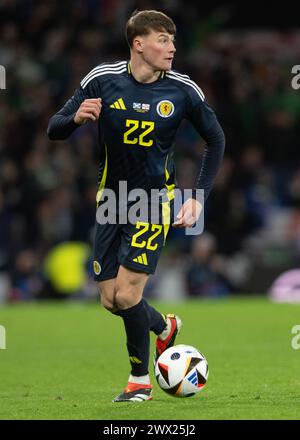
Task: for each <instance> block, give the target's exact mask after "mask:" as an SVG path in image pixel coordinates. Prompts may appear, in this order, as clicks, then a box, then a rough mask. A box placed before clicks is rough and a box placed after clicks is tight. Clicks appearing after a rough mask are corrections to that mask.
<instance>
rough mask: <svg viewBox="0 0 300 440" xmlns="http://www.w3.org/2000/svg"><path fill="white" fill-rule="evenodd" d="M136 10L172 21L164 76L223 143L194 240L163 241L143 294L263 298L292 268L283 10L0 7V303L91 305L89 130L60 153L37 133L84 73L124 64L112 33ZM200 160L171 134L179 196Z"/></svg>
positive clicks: (121, 4)
mask: <svg viewBox="0 0 300 440" xmlns="http://www.w3.org/2000/svg"><path fill="white" fill-rule="evenodd" d="M136 8H139V9H152V8H154V9H159V10H162V11H163V12H165V13H167V14H168V15H170V16H171V17H172V18H173V19H174V21H175V23H176V25H177V28H178V34H177V38H176V47H177V53H176V58H175V63H174V66H173V67H174V69H176V70H179V71H180V72H181V73H186V74H189V75H190V76H191V78H192V79H193V80H194V81H196V82H197V83H198V84H199V86H200V87H201V88H202V89H203V91H204V93H205V95H206V98H207V100H208V102H209V103H210V104H211V105H212V107H213V108H214V109H215V111H216V113H217V115H218V118H219V120H220V123H221V125H222V126H223V128H224V131H225V134H226V139H227V146H226V153H225V159H224V162H223V165H222V168H221V170H220V172H219V175H218V178H217V180H216V183H215V187H214V190H213V191H212V194H211V196H210V198H209V200H208V203H207V206H206V209H205V225H206V233H205V234H203V235H202V236H200V237H197V238H189V237H186V236H185V235H184V234H183V231H179V230H174V229H173V230H171V232H170V234H169V239H168V242H167V246H166V249H165V250H164V252H163V256H162V259H161V262H160V265H159V268H158V271H157V274H156V275H155V276H154V277H150V280H149V283H148V286H147V292H146V294H147V295H149V296H153V297H155V296H159V297H162V296H163V294H162V292H163V291H164V292H168V293H166V294H165V298H166V299H173V298H178V297H182V296H183V297H184V296H186V295H190V296H209V297H219V296H223V295H228V294H236V293H252V294H253V293H266V292H268V289H269V287H270V285H271V283H272V281H273V280H274V279H275V278H276V276H277V275H279V274H280V273H281V272H282V271H284V270H287V269H291V268H295V267H298V265H299V257H300V161H299V159H300V155H299V134H300V124H299V115H300V91H299V90H298V91H297V90H293V88H292V86H291V80H292V76H293V75H292V74H291V69H292V67H293V66H294V65H296V64H300V27H299V24H298V15H297V11H296V6H293V5H291V4H290V5H289V4H288V3H286V2H285V3H284V5H283V4H280V5H279V4H278V5H277V4H275V5H274V4H270V5H268V4H266V5H263V4H262V3H260V4H259V3H253V2H248V3H244V2H243V3H238V4H234V3H232V2H228V3H223V4H220V3H217V2H201V3H199V4H196V3H195V2H191V1H184V2H182V1H160V2H156V1H138V2H135V1H130V0H125V1H118V0H113V1H112V0H102V1H96V0H93V1H91V0H90V1H76V0H74V1H64V2H61V1H56V0H54V1H45V2H37V1H1V2H0V64H1V65H3V66H4V67H5V68H6V75H7V86H6V90H1V91H0V301H1V300H2V301H18V300H31V299H35V298H39V299H42V298H49V297H54V298H56V297H59V298H65V297H70V295H72V297H74V296H75V297H80V298H92V299H93V298H94V297H95V296H97V292H96V288H95V286H94V283H93V281H92V268H91V261H90V258H89V256H90V255H91V244H92V235H93V225H94V215H95V193H96V190H97V179H98V168H97V164H98V157H99V151H98V146H97V133H96V129H95V126H93V125H91V124H89V125H87V126H85V127H82V128H81V129H80V130H77V131H76V132H75V133H74V135H72V137H71V138H70V139H69V140H68V141H66V142H50V141H49V140H48V139H47V136H46V128H47V124H48V120H49V118H50V116H52V115H53V114H54V113H55V112H56V111H58V109H59V108H60V107H61V106H62V105H63V104H64V102H65V101H66V100H67V99H68V98H69V97H70V96H71V95H72V94H73V92H74V90H75V88H76V87H78V84H79V82H80V81H81V79H82V78H83V77H84V76H85V75H86V74H87V73H88V72H89V71H90V70H91V69H92V68H93V67H94V66H95V65H97V64H99V63H101V62H104V61H110V60H122V59H128V58H129V51H128V48H127V46H126V43H125V39H124V27H125V23H126V20H127V19H128V17H129V16H130V14H131V13H132V12H133V10H134V9H136ZM202 152H203V142H202V141H201V139H199V136H198V135H197V134H196V133H195V132H194V130H193V129H192V127H191V126H190V125H189V124H186V123H184V124H183V125H182V127H181V128H180V130H179V133H178V137H177V142H176V164H177V177H178V184H179V186H180V187H181V188H190V187H192V186H193V184H194V181H195V177H196V174H197V172H198V169H199V166H200V163H201V154H202ZM66 244H68V245H72V246H73V247H72V248H70V247H67V246H66ZM66 274H68V276H66ZM70 274H71V275H72V274H73V275H72V276H69V275H70ZM69 278H71V280H70V279H69Z"/></svg>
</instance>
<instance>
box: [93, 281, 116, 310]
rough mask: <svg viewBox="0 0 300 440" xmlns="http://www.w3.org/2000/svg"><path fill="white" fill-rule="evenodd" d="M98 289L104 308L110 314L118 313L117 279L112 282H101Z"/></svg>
mask: <svg viewBox="0 0 300 440" xmlns="http://www.w3.org/2000/svg"><path fill="white" fill-rule="evenodd" d="M97 284H98V289H99V293H100V301H101V304H102V305H103V307H105V308H106V309H107V310H108V311H109V312H112V313H115V312H117V311H118V307H117V306H116V304H115V296H116V292H115V285H116V278H112V279H110V280H105V281H99V282H98V283H97Z"/></svg>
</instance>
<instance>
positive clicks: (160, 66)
mask: <svg viewBox="0 0 300 440" xmlns="http://www.w3.org/2000/svg"><path fill="white" fill-rule="evenodd" d="M141 48H142V53H143V57H144V60H145V61H146V62H147V63H148V64H150V65H151V66H152V67H153V69H154V70H170V69H171V68H172V62H173V58H174V54H175V52H176V49H175V46H174V35H172V34H168V33H167V32H157V31H151V32H150V33H149V34H148V35H146V36H143V37H142V39H141Z"/></svg>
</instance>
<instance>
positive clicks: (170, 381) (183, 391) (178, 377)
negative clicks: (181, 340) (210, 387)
mask: <svg viewBox="0 0 300 440" xmlns="http://www.w3.org/2000/svg"><path fill="white" fill-rule="evenodd" d="M155 377H156V380H157V383H158V385H159V386H160V388H161V389H162V390H164V391H166V393H169V394H172V395H173V396H175V397H190V396H193V395H194V394H196V393H198V392H199V391H201V390H202V388H203V387H204V386H205V384H206V381H207V378H208V364H207V360H206V359H205V356H203V354H202V353H200V352H199V351H198V350H197V349H196V348H195V347H192V346H190V345H183V344H181V345H175V346H174V347H170V348H168V349H167V350H165V351H164V352H163V353H162V354H161V355H160V356H159V358H158V359H157V362H156V364H155Z"/></svg>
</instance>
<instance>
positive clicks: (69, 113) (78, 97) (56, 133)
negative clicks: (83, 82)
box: [47, 87, 101, 140]
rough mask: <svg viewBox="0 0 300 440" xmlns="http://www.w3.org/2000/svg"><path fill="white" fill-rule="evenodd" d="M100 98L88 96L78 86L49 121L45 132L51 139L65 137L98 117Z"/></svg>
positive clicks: (62, 138)
mask: <svg viewBox="0 0 300 440" xmlns="http://www.w3.org/2000/svg"><path fill="white" fill-rule="evenodd" d="M100 112H101V98H94V97H90V96H88V95H87V94H86V92H85V91H84V90H83V89H82V88H81V87H80V88H78V89H77V90H76V91H75V93H74V95H73V96H72V98H71V99H69V100H68V101H67V102H66V104H65V105H64V106H63V108H62V109H61V110H59V112H58V113H56V114H55V115H54V116H52V118H51V119H50V121H49V124H48V129H47V134H48V137H49V139H51V140H64V139H67V138H68V137H69V136H70V135H71V134H72V133H73V131H74V130H76V128H78V127H79V126H80V125H83V124H85V123H86V122H88V121H96V120H97V119H99V116H100Z"/></svg>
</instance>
